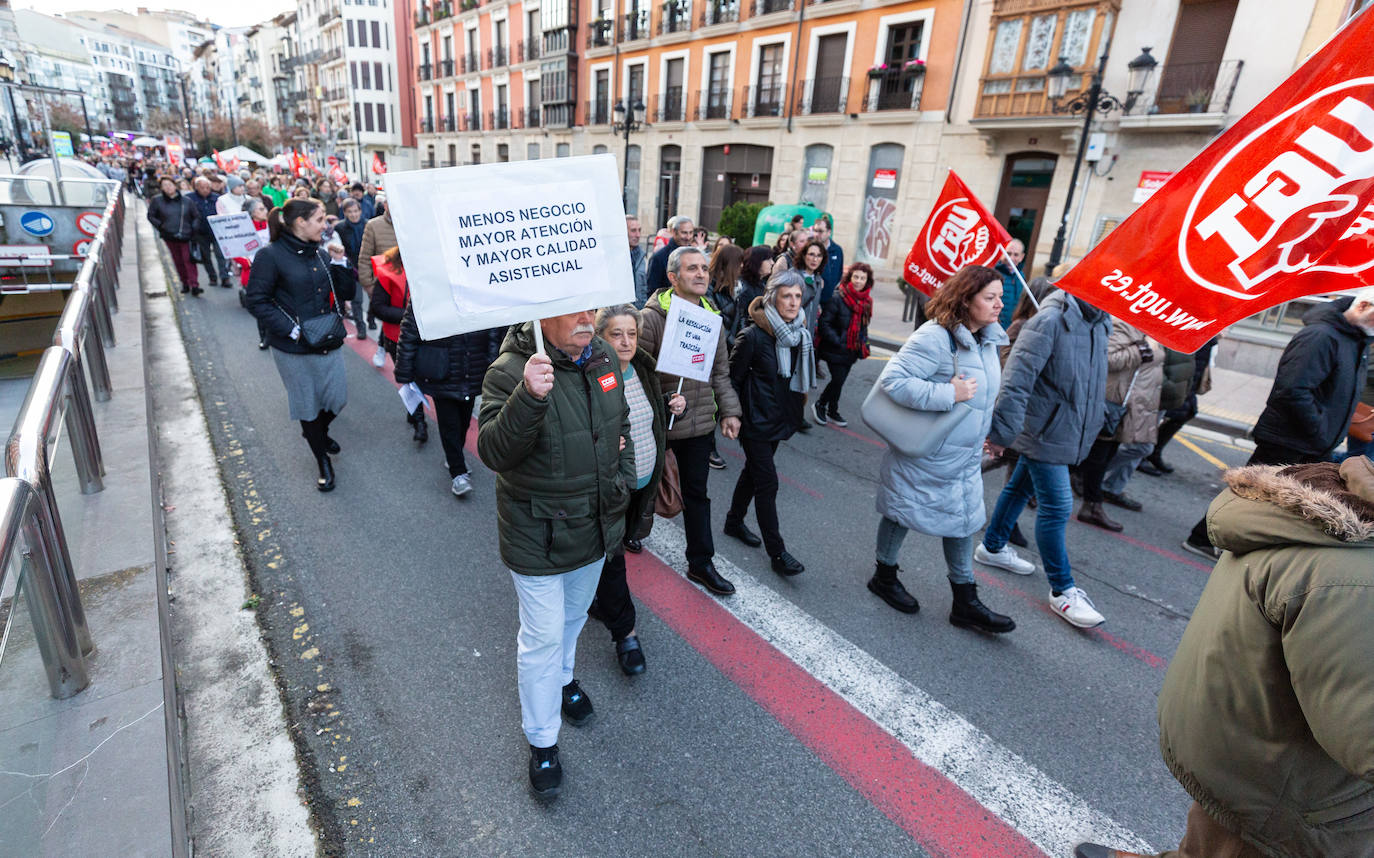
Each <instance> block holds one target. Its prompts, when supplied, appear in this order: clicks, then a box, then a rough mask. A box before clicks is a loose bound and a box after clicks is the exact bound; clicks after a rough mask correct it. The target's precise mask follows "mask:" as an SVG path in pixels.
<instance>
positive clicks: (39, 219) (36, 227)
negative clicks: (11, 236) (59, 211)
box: [19, 211, 57, 237]
mask: <svg viewBox="0 0 1374 858" xmlns="http://www.w3.org/2000/svg"><path fill="white" fill-rule="evenodd" d="M19 226H21V227H22V228H23V229H24V232H27V233H28V234H29V235H36V236H39V237H42V236H45V235H52V231H53V230H54V229H56V228H57V224H56V223H54V222H53V219H52V217H51V216H50V215H49V214H48V213H47V212H41V211H27V212H24V213H23V214H22V215H20V216H19Z"/></svg>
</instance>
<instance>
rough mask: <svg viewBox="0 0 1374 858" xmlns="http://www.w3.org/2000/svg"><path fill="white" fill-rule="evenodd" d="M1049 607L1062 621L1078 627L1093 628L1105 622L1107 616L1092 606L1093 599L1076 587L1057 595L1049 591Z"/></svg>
mask: <svg viewBox="0 0 1374 858" xmlns="http://www.w3.org/2000/svg"><path fill="white" fill-rule="evenodd" d="M1050 607H1052V608H1054V612H1055V613H1056V614H1058V615H1059V616H1060V617H1062V618H1063V620H1064V622H1066V623H1068V624H1069V625H1071V626H1077V627H1078V628H1080V629H1091V628H1095V627H1097V626H1100V625H1102V624H1103V623H1105V622H1107V618H1106V617H1104V616H1102V615H1101V614H1099V613H1098V612H1097V608H1095V607H1093V600H1092V599H1089V598H1088V594H1087V593H1084V592H1083V591H1082V590H1081V589H1079V588H1078V587H1070V588H1069V589H1067V590H1065V591H1064V592H1063V593H1061V594H1060V595H1058V596H1056V595H1054V592H1053V591H1051V592H1050Z"/></svg>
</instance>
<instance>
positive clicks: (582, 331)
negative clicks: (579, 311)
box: [572, 325, 596, 337]
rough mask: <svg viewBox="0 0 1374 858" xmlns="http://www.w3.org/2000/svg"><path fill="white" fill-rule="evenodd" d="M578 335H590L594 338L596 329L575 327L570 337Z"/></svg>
mask: <svg viewBox="0 0 1374 858" xmlns="http://www.w3.org/2000/svg"><path fill="white" fill-rule="evenodd" d="M578 334H592V335H593V336H595V335H596V328H594V327H592V326H591V325H578V326H577V327H575V328H573V329H572V336H574V337H575V336H577V335H578Z"/></svg>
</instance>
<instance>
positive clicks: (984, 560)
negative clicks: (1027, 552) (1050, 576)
mask: <svg viewBox="0 0 1374 858" xmlns="http://www.w3.org/2000/svg"><path fill="white" fill-rule="evenodd" d="M973 559H974V560H976V561H978V562H979V563H981V564H983V565H984V566H996V567H997V568H998V569H1005V570H1007V571H1008V572H1013V573H1015V574H1017V575H1031V574H1033V573H1034V572H1035V564H1034V563H1032V562H1030V561H1029V560H1027V559H1025V558H1024V557H1022V556H1021V555H1019V554H1017V553H1016V549H1015V548H1012V547H1011V546H1010V545H1003V546H1002V550H1001V551H989V550H988V549H987V547H986V546H984V545H983V543H982V542H979V543H978V547H977V548H974V549H973Z"/></svg>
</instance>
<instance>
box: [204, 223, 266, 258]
mask: <svg viewBox="0 0 1374 858" xmlns="http://www.w3.org/2000/svg"><path fill="white" fill-rule="evenodd" d="M207 220H209V221H210V230H211V231H212V232H214V234H215V241H217V242H219V252H220V253H223V254H224V258H225V259H233V258H234V257H236V256H244V257H247V258H248V259H250V260H251V259H252V258H253V257H254V256H256V255H257V253H258V251H259V250H262V248H263V246H264V242H263V240H262V236H261V235H260V234H259V233H258V230H257V227H255V226H253V219H252V218H251V217H249V216H248V212H234V213H233V214H223V215H210V217H209V218H207Z"/></svg>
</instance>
